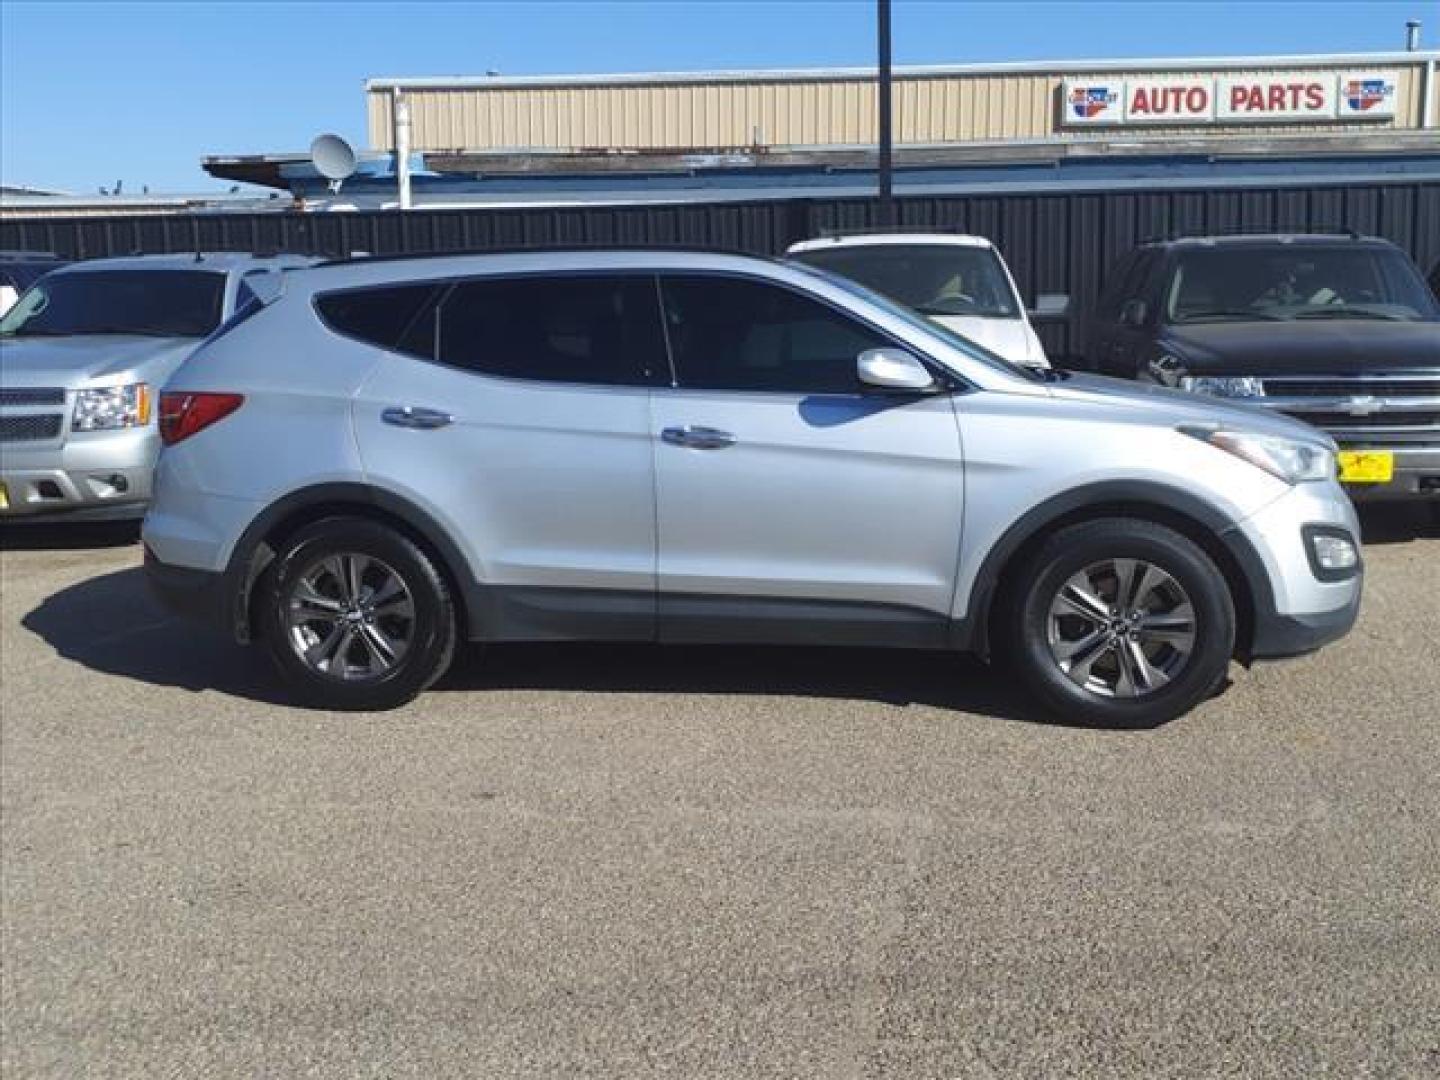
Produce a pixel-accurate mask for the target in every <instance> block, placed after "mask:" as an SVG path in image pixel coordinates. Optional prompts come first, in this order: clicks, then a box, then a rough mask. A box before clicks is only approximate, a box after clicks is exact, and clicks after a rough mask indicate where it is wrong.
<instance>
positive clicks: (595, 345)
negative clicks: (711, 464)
mask: <svg viewBox="0 0 1440 1080" xmlns="http://www.w3.org/2000/svg"><path fill="white" fill-rule="evenodd" d="M661 334H662V331H661V328H660V318H659V311H658V306H657V300H656V296H655V279H654V278H653V277H650V276H648V275H647V276H633V277H609V276H602V275H593V276H592V275H577V276H574V277H524V278H490V279H485V280H474V281H462V282H460V283H458V284H457V285H456V286H455V287H454V288H453V289H452V290H451V291H450V293H449V294H448V295H447V296H446V297H445V299H444V300H443V301H442V302H441V305H440V318H439V343H438V344H439V358H440V361H441V362H442V363H445V364H451V365H453V366H455V367H461V368H466V369H468V370H470V371H478V372H482V373H484V374H486V375H500V376H504V377H506V378H512V379H540V380H544V381H547V382H570V383H600V384H606V385H627V384H628V385H643V384H650V383H657V382H667V381H668V380H669V366H668V364H667V363H666V360H665V344H664V339H663V337H662V336H661Z"/></svg>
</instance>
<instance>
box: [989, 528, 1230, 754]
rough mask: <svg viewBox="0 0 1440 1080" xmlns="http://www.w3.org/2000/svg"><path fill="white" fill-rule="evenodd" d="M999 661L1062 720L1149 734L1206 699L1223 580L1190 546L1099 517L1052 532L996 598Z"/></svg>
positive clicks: (1219, 636)
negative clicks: (1003, 622)
mask: <svg viewBox="0 0 1440 1080" xmlns="http://www.w3.org/2000/svg"><path fill="white" fill-rule="evenodd" d="M1006 601H1007V603H1008V605H1009V606H1008V608H1007V611H1008V613H1009V618H1008V620H1007V632H1006V634H1005V638H1006V639H1007V640H1006V641H1005V647H1006V649H1007V655H1006V657H1005V659H1007V660H1008V661H1009V662H1010V664H1011V666H1012V667H1013V668H1015V669H1016V670H1017V672H1018V673H1019V675H1020V676H1021V678H1022V680H1023V682H1024V684H1025V685H1026V686H1027V688H1029V689H1031V690H1033V692H1034V693H1035V695H1036V696H1037V697H1039V698H1040V699H1041V700H1042V701H1043V702H1044V703H1045V704H1046V705H1047V706H1049V707H1050V709H1051V710H1052V711H1053V712H1055V713H1056V714H1057V715H1058V716H1060V717H1061V718H1064V719H1069V720H1074V721H1077V722H1079V723H1084V724H1092V725H1100V726H1110V727H1149V726H1153V725H1155V724H1159V723H1163V722H1165V721H1167V720H1171V719H1174V718H1175V717H1177V716H1180V715H1182V714H1183V713H1185V712H1187V711H1188V710H1189V709H1191V708H1193V707H1194V706H1195V705H1196V704H1198V703H1199V702H1200V701H1202V700H1204V699H1205V698H1206V697H1207V696H1209V695H1210V694H1211V693H1213V692H1214V690H1215V688H1216V686H1217V685H1218V684H1219V683H1220V681H1221V680H1222V679H1223V678H1224V676H1225V672H1226V669H1227V667H1228V665H1229V662H1230V657H1231V655H1232V653H1233V652H1234V648H1235V607H1234V602H1233V600H1232V598H1231V596H1230V591H1229V588H1228V586H1227V584H1226V581H1225V578H1224V576H1223V575H1222V574H1221V573H1220V570H1219V569H1218V568H1217V567H1216V565H1215V563H1214V562H1213V561H1212V560H1211V559H1210V557H1209V556H1208V555H1207V554H1206V553H1205V552H1204V551H1203V550H1202V549H1201V548H1200V547H1199V546H1197V545H1196V544H1195V543H1193V542H1192V541H1191V540H1189V539H1187V538H1186V537H1184V536H1182V535H1181V534H1180V533H1178V532H1176V531H1175V530H1173V529H1169V528H1166V527H1165V526H1163V525H1159V524H1156V523H1154V522H1150V521H1142V520H1136V519H1130V518H1107V519H1104V520H1098V521H1088V522H1082V523H1079V524H1076V525H1072V526H1069V527H1067V528H1064V529H1061V530H1060V531H1058V532H1057V533H1055V535H1053V536H1051V537H1050V538H1049V539H1048V540H1047V541H1046V542H1045V543H1044V544H1043V545H1042V546H1041V547H1040V548H1039V550H1038V551H1036V552H1035V553H1034V555H1033V556H1032V557H1031V558H1030V559H1029V560H1028V562H1027V563H1026V564H1025V566H1024V567H1023V568H1022V569H1021V571H1020V573H1019V575H1018V576H1017V578H1016V579H1015V581H1014V587H1013V590H1012V592H1011V593H1010V595H1009V596H1008V597H1007V598H1006Z"/></svg>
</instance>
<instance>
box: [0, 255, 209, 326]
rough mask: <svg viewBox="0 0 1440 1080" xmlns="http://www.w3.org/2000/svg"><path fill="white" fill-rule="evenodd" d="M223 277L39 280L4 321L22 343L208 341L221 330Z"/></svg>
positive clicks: (85, 275)
mask: <svg viewBox="0 0 1440 1080" xmlns="http://www.w3.org/2000/svg"><path fill="white" fill-rule="evenodd" d="M224 299H225V275H224V274H218V273H214V272H211V271H205V270H88V271H82V272H78V273H73V272H72V273H68V274H51V275H47V276H46V277H45V278H43V279H41V280H40V281H39V282H38V283H37V284H36V285H35V286H34V288H32V289H31V290H30V291H29V292H28V293H26V294H25V296H24V297H23V298H22V299H21V301H20V302H19V303H18V304H16V305H15V306H14V307H13V308H11V310H10V313H9V314H8V315H6V316H5V318H4V320H3V321H0V333H6V334H15V335H16V336H18V337H29V336H41V335H52V336H53V335H61V336H64V335H71V334H143V335H150V336H155V337H204V336H205V335H206V334H208V333H210V331H212V330H214V329H215V328H216V327H217V326H219V325H220V310H221V306H222V304H223V303H224Z"/></svg>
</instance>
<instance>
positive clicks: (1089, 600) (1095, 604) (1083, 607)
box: [1057, 574, 1110, 622]
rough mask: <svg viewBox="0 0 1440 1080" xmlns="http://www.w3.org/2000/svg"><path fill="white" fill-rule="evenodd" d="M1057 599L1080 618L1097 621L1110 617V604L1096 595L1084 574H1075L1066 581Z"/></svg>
mask: <svg viewBox="0 0 1440 1080" xmlns="http://www.w3.org/2000/svg"><path fill="white" fill-rule="evenodd" d="M1057 599H1058V600H1059V602H1060V603H1062V604H1064V605H1065V606H1066V607H1067V608H1068V609H1069V610H1070V613H1071V614H1072V615H1078V616H1080V617H1081V618H1082V619H1089V620H1090V621H1091V622H1099V621H1101V620H1104V619H1108V618H1109V617H1110V605H1108V604H1107V603H1105V601H1104V600H1101V599H1100V597H1099V596H1098V595H1096V593H1095V592H1094V590H1093V589H1092V588H1091V587H1090V579H1089V577H1087V576H1086V575H1085V574H1076V575H1075V576H1074V577H1072V578H1071V579H1070V580H1069V581H1067V582H1066V583H1065V585H1064V586H1063V587H1062V588H1061V590H1060V595H1059V596H1058V597H1057Z"/></svg>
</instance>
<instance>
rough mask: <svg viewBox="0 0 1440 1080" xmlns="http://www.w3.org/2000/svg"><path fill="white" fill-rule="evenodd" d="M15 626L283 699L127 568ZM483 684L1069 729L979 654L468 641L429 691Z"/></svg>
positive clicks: (188, 680) (257, 666) (146, 678)
mask: <svg viewBox="0 0 1440 1080" xmlns="http://www.w3.org/2000/svg"><path fill="white" fill-rule="evenodd" d="M22 624H23V625H24V627H25V628H26V629H27V630H29V631H30V632H32V633H34V634H36V635H37V636H39V637H40V638H41V639H42V640H44V641H45V642H46V643H47V644H49V645H50V646H51V647H52V648H53V649H54V650H55V651H56V652H57V653H58V654H59V655H60V656H62V657H64V658H65V659H67V660H71V661H74V662H75V663H78V664H82V665H84V666H85V667H87V668H90V669H92V670H94V671H100V672H104V673H106V674H109V675H118V676H121V677H123V678H127V679H134V680H137V681H139V682H144V683H149V684H152V685H155V686H164V687H176V688H180V689H183V690H189V691H192V692H197V693H198V692H200V691H204V690H210V691H214V692H217V693H221V694H226V695H231V696H234V697H239V698H244V699H247V700H250V701H255V702H259V703H262V704H266V705H284V706H289V705H292V704H293V702H292V701H291V699H290V696H289V695H288V694H287V692H286V689H285V686H284V684H283V683H282V682H281V680H280V678H279V676H278V675H277V674H276V673H275V671H274V669H273V668H272V667H271V665H270V663H269V662H268V660H267V658H266V657H265V656H264V655H263V654H262V653H261V651H260V650H258V649H243V648H240V647H238V646H236V645H234V644H233V643H231V642H230V641H228V640H226V639H225V638H224V637H223V636H221V635H219V634H215V633H210V632H202V631H199V630H197V629H196V628H195V627H194V626H192V625H190V624H188V623H186V622H184V621H182V620H180V619H176V618H173V617H171V616H169V615H168V614H167V613H166V612H165V611H164V610H163V609H162V608H161V607H160V606H159V605H158V604H157V603H156V602H155V601H154V600H153V599H152V598H151V596H150V595H149V592H148V590H147V588H146V585H145V581H144V575H143V571H141V570H140V569H138V568H136V569H127V570H120V571H116V572H113V573H109V574H104V575H101V576H99V577H94V578H90V579H88V580H86V581H82V582H78V583H77V584H75V585H72V586H70V587H69V588H67V589H63V590H61V591H60V592H58V593H55V594H54V595H52V596H50V597H48V598H47V599H46V600H45V601H44V602H43V603H41V604H40V606H39V607H37V608H35V609H34V610H33V611H31V612H30V613H29V614H27V615H26V616H25V617H24V619H23V620H22ZM487 690H566V691H577V690H578V691H595V692H598V693H611V694H614V693H640V694H726V695H735V694H743V695H764V696H777V697H814V698H831V699H846V700H861V701H872V702H876V703H880V704H885V705H890V706H909V705H921V706H930V707H934V708H942V709H948V710H954V711H956V712H963V713H972V714H976V715H980V716H988V717H993V718H997V719H1003V720H1010V721H1022V722H1033V723H1039V724H1053V725H1059V726H1072V727H1073V726H1080V725H1077V724H1074V723H1070V722H1067V721H1066V720H1065V719H1064V718H1056V717H1050V716H1048V715H1046V714H1045V713H1043V712H1042V711H1041V710H1040V709H1038V708H1037V707H1036V706H1035V705H1034V704H1033V703H1032V702H1031V701H1029V700H1028V699H1027V698H1026V697H1025V696H1024V695H1023V694H1022V693H1021V692H1020V691H1019V689H1018V688H1017V687H1016V686H1014V685H1013V684H1012V683H1011V682H1010V681H1009V680H1008V679H1007V678H1006V677H1005V676H1004V675H1002V674H1000V673H998V672H997V671H995V670H992V669H991V668H989V667H987V666H986V665H984V664H982V663H980V662H979V661H978V660H975V659H972V658H970V657H965V656H956V655H953V654H950V653H941V652H909V651H903V650H893V649H822V648H794V647H788V648H761V647H755V646H734V647H716V646H706V647H703V648H702V647H679V646H657V645H578V644H575V645H572V644H543V645H542V644H537V645H503V646H491V647H488V648H483V649H482V648H477V647H467V648H463V649H461V650H460V652H459V653H458V655H457V657H456V662H455V664H454V666H453V667H452V669H451V671H450V672H449V674H448V675H446V676H445V678H443V679H442V680H441V681H440V682H439V683H438V684H437V685H436V687H435V689H434V690H433V691H431V692H432V693H455V692H461V693H484V692H485V691H487Z"/></svg>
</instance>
